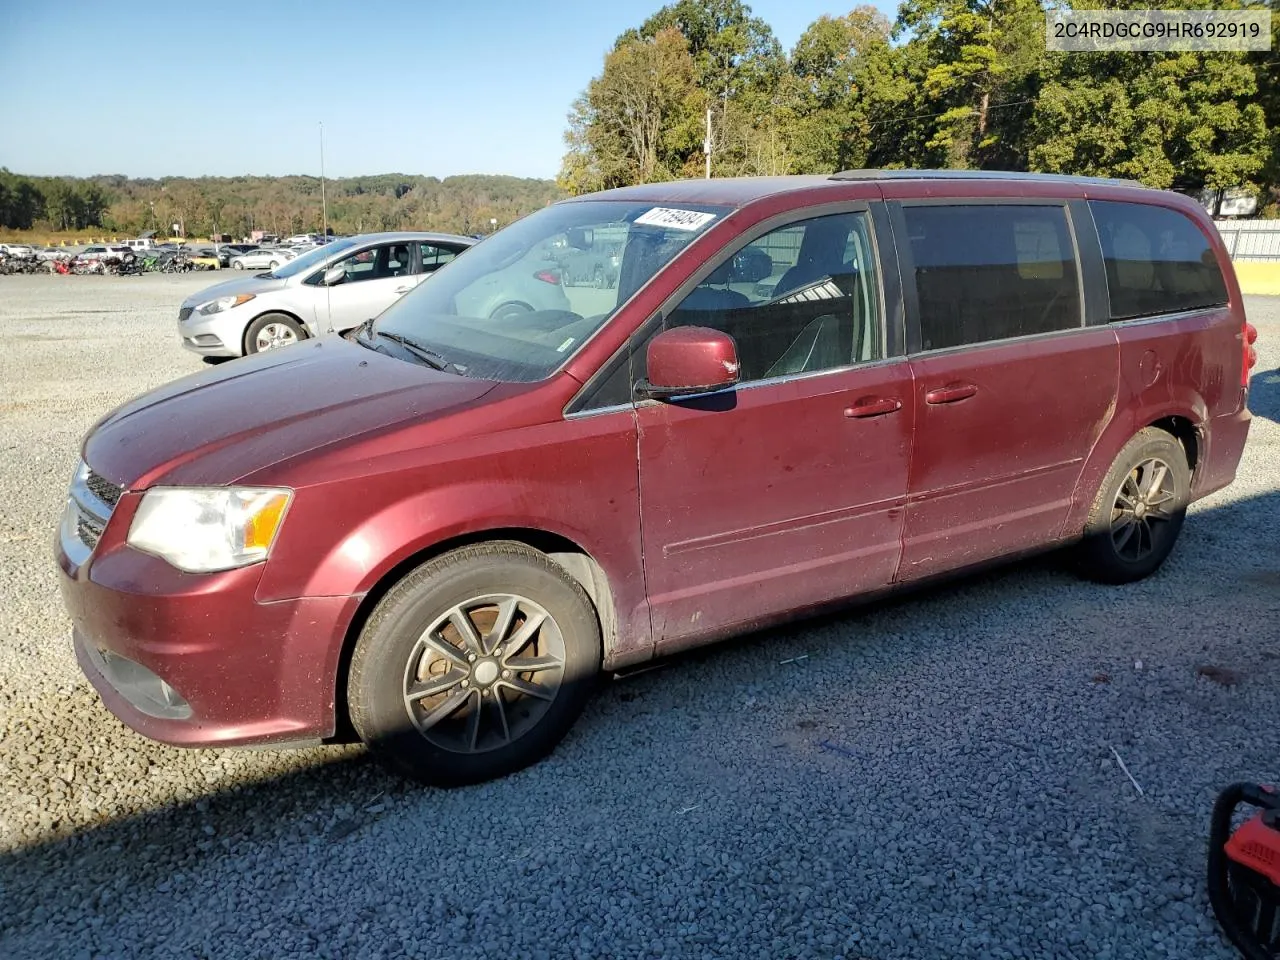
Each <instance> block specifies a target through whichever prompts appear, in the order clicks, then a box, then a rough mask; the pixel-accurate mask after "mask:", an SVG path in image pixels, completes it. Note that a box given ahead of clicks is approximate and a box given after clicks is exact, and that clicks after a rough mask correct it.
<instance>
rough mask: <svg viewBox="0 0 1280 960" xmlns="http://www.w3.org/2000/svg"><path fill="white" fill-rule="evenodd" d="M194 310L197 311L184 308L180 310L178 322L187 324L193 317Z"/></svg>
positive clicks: (192, 308)
mask: <svg viewBox="0 0 1280 960" xmlns="http://www.w3.org/2000/svg"><path fill="white" fill-rule="evenodd" d="M194 309H195V307H183V308H182V309H181V310H179V311H178V322H179V323H186V322H187V317H189V316H191V311H192V310H194Z"/></svg>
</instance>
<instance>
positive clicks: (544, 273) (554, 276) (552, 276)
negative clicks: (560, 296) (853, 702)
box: [533, 270, 560, 284]
mask: <svg viewBox="0 0 1280 960" xmlns="http://www.w3.org/2000/svg"><path fill="white" fill-rule="evenodd" d="M533 279H535V280H541V281H542V282H543V283H554V284H559V283H560V271H558V270H539V271H538V272H537V273H535V274H534V275H533Z"/></svg>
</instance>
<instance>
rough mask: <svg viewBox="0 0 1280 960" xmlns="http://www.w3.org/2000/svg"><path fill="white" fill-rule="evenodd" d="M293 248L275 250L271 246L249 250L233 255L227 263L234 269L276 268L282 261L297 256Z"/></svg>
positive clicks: (284, 261)
mask: <svg viewBox="0 0 1280 960" xmlns="http://www.w3.org/2000/svg"><path fill="white" fill-rule="evenodd" d="M296 256H297V254H296V253H294V252H293V251H292V250H274V249H271V248H266V249H262V248H260V249H258V250H249V251H248V252H246V253H241V254H239V255H237V256H234V257H231V258H230V259H229V260H228V261H227V264H228V266H230V267H231V268H232V269H233V270H274V269H275V268H276V267H278V266H280V264H282V263H286V262H288V261H289V260H292V259H293V258H294V257H296Z"/></svg>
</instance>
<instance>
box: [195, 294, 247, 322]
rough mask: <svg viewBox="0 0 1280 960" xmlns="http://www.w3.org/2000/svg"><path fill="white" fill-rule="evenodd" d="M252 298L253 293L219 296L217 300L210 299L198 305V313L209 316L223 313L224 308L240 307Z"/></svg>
mask: <svg viewBox="0 0 1280 960" xmlns="http://www.w3.org/2000/svg"><path fill="white" fill-rule="evenodd" d="M252 299H253V294H252V293H242V294H240V295H239V296H236V297H219V298H218V299H217V300H210V301H209V302H208V303H202V304H200V306H198V307H196V313H201V314H204V315H205V316H206V317H207V316H209V315H210V314H213V313H221V312H222V311H223V310H230V309H231V308H232V307H238V306H240V304H242V303H248V302H249V301H250V300H252Z"/></svg>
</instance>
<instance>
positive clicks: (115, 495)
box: [84, 470, 123, 507]
mask: <svg viewBox="0 0 1280 960" xmlns="http://www.w3.org/2000/svg"><path fill="white" fill-rule="evenodd" d="M84 485H85V486H86V487H88V488H89V492H90V493H92V494H93V495H94V496H95V497H97V498H98V499H99V500H101V501H102V502H103V503H105V504H106V505H107V506H109V507H114V506H115V505H116V504H117V503H119V502H120V494H121V493H122V492H123V491H122V490H121V489H120V487H118V486H117V485H116V484H114V483H112V482H111V481H110V480H108V479H107V478H106V477H104V476H101V475H99V474H96V473H94V472H93V471H92V470H90V471H89V475H88V476H87V477H85V480H84Z"/></svg>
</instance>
